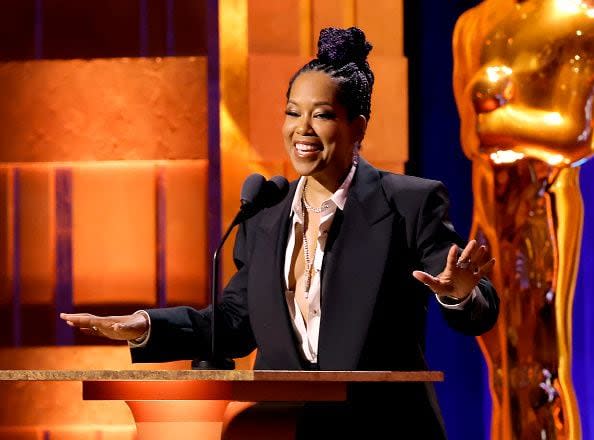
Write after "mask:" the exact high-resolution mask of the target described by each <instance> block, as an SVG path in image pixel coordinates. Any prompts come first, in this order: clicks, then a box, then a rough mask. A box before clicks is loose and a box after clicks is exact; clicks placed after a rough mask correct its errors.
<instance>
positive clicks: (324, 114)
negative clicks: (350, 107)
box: [314, 112, 336, 119]
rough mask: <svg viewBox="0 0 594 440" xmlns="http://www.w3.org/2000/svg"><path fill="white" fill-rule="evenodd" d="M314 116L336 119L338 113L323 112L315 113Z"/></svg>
mask: <svg viewBox="0 0 594 440" xmlns="http://www.w3.org/2000/svg"><path fill="white" fill-rule="evenodd" d="M314 117H315V118H320V119H335V118H336V115H335V114H334V113H332V112H323V113H317V114H315V115H314Z"/></svg>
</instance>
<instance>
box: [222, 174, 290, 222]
mask: <svg viewBox="0 0 594 440" xmlns="http://www.w3.org/2000/svg"><path fill="white" fill-rule="evenodd" d="M288 192H289V182H287V179H285V178H284V177H283V176H274V177H273V178H272V179H270V180H266V179H264V177H263V176H261V175H260V174H252V175H250V176H249V177H248V178H247V179H246V180H245V182H244V183H243V186H242V187H241V208H240V210H239V212H238V213H237V215H236V216H235V219H234V220H233V223H232V227H233V226H235V225H238V224H240V223H242V222H244V221H245V220H247V219H248V218H251V217H253V216H254V215H256V214H257V213H258V212H260V211H261V210H262V209H264V208H270V207H271V206H274V205H276V204H277V203H278V202H280V201H281V200H282V199H284V198H285V196H286V195H287V193H288Z"/></svg>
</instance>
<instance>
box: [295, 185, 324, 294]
mask: <svg viewBox="0 0 594 440" xmlns="http://www.w3.org/2000/svg"><path fill="white" fill-rule="evenodd" d="M306 189H307V179H306V180H305V184H304V185H303V191H302V193H301V206H302V207H303V212H304V214H305V216H304V217H305V218H304V222H303V228H302V229H303V256H304V258H305V288H304V291H305V293H304V296H305V299H307V298H308V296H309V289H310V287H311V279H312V277H313V276H312V270H311V269H312V266H313V263H314V258H315V246H314V248H313V254H314V255H313V257H312V255H311V253H310V249H309V241H308V239H307V227H306V226H307V223H309V214H308V213H307V212H308V211H309V212H315V213H316V214H320V213H321V212H322V211H324V210H325V209H328V204H327V203H326V202H324V203H323V204H322V206H320V207H319V208H315V207H313V206H311V205H310V204H309V203H308V202H307V197H306V195H305V191H306Z"/></svg>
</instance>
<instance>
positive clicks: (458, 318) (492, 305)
mask: <svg viewBox="0 0 594 440" xmlns="http://www.w3.org/2000/svg"><path fill="white" fill-rule="evenodd" d="M431 183H432V186H431V188H430V189H429V191H428V192H427V195H426V197H425V198H424V201H423V203H422V206H421V208H420V209H419V215H418V219H417V234H416V246H417V255H418V258H419V261H420V262H421V266H422V268H423V270H424V271H426V272H428V273H430V274H432V275H434V276H435V275H437V274H439V273H440V272H441V271H442V270H443V269H444V268H445V263H446V260H447V254H448V251H449V249H450V247H451V246H452V244H454V243H455V244H457V245H458V246H460V247H464V246H465V242H464V240H462V239H461V238H460V236H459V235H458V234H457V233H456V231H455V230H454V227H453V225H452V223H451V221H450V219H449V213H448V211H449V197H448V194H447V190H446V188H445V186H444V185H443V184H442V183H441V182H435V181H432V182H431ZM478 287H479V290H480V295H477V297H476V298H474V299H473V300H472V301H471V302H469V303H468V304H467V305H466V306H465V307H464V308H462V309H459V310H456V309H447V308H445V307H440V308H441V311H442V313H443V316H444V317H445V319H446V321H447V322H448V324H449V325H450V327H452V328H454V329H456V330H458V331H460V332H462V333H464V334H468V335H480V334H482V333H485V332H486V331H488V330H489V329H491V328H492V327H493V326H494V325H495V322H496V321H497V317H498V314H499V297H498V296H497V292H496V291H495V288H494V286H493V284H492V283H491V282H490V281H489V279H488V278H486V277H483V278H482V279H481V280H480V281H479V285H478Z"/></svg>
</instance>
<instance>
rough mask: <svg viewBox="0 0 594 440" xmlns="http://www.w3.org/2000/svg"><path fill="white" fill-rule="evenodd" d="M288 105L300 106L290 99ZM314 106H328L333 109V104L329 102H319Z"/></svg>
mask: <svg viewBox="0 0 594 440" xmlns="http://www.w3.org/2000/svg"><path fill="white" fill-rule="evenodd" d="M287 104H295V105H298V103H297V102H295V101H293V100H292V99H289V100H288V101H287ZM313 105H314V106H319V105H328V106H330V107H332V103H330V102H328V101H317V102H314V103H313Z"/></svg>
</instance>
